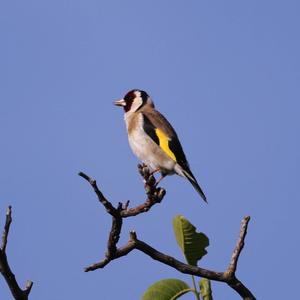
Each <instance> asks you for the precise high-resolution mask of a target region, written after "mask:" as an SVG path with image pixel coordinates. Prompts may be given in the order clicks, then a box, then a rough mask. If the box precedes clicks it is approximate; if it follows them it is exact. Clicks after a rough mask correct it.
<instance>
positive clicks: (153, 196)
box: [78, 165, 166, 218]
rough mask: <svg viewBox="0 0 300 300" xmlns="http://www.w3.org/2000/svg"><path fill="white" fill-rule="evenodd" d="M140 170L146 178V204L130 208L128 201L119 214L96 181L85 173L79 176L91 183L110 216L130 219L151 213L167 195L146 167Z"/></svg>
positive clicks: (142, 166)
mask: <svg viewBox="0 0 300 300" xmlns="http://www.w3.org/2000/svg"><path fill="white" fill-rule="evenodd" d="M138 169H139V172H140V174H141V176H142V177H143V178H144V184H145V186H144V187H145V191H146V194H147V199H146V201H145V202H144V203H142V204H140V205H138V206H136V207H133V208H128V206H129V201H126V203H125V204H124V205H123V209H122V210H120V211H119V212H118V211H117V209H116V208H115V207H114V206H113V205H112V204H111V202H109V201H108V200H107V199H106V198H105V197H104V195H103V194H102V192H101V191H100V190H99V188H98V186H97V183H96V180H95V179H92V178H91V177H90V176H88V175H86V174H85V173H83V172H80V173H79V174H78V175H79V176H81V177H82V178H84V179H85V180H87V181H88V182H89V184H90V185H91V186H92V188H93V189H94V191H95V193H96V195H97V197H98V200H99V202H100V203H102V204H103V206H104V207H105V209H106V211H107V212H108V213H109V214H110V215H112V216H117V215H120V216H121V217H122V218H128V217H133V216H136V215H139V214H141V213H144V212H147V211H149V210H150V209H151V207H152V206H153V205H155V204H158V203H160V202H161V201H162V200H163V198H164V196H165V194H166V191H165V190H164V189H163V188H160V187H156V179H155V177H154V176H153V175H152V174H151V173H150V171H149V169H148V168H147V167H146V166H145V165H138Z"/></svg>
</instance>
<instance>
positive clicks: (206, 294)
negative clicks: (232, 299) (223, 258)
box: [200, 278, 213, 300]
mask: <svg viewBox="0 0 300 300" xmlns="http://www.w3.org/2000/svg"><path fill="white" fill-rule="evenodd" d="M200 294H201V296H202V298H203V300H213V297H212V290H211V286H210V280H208V279H206V278H202V279H201V280H200Z"/></svg>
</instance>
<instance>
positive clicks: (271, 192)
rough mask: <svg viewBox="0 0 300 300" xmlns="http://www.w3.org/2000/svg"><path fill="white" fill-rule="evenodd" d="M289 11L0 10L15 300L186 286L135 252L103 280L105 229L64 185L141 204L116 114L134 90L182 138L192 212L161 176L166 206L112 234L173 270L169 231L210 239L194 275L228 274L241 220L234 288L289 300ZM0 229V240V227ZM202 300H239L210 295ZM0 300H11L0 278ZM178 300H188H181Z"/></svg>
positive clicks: (293, 223)
mask: <svg viewBox="0 0 300 300" xmlns="http://www.w3.org/2000/svg"><path fill="white" fill-rule="evenodd" d="M299 9H300V4H299V1H226V2H224V1H213V2H212V1H189V2H185V3H183V2H182V1H172V2H171V1H151V2H149V1H148V2H146V1H136V0H135V1H121V0H119V1H116V0H111V1H94V0H88V1H79V0H73V1H66V0H59V1H58V0H52V1H37V0H28V1H14V0H11V1H2V2H1V3H0V41H1V47H0V87H1V88H0V103H1V109H0V136H1V142H0V147H1V148H0V165H1V172H0V221H1V223H2V224H3V222H4V215H5V210H6V207H7V206H8V205H9V204H11V205H12V206H13V217H14V221H13V225H12V228H11V234H10V236H9V238H10V240H9V245H8V249H7V251H8V255H9V260H10V262H11V266H12V268H13V270H14V272H15V274H16V276H17V278H18V280H19V282H20V284H24V283H25V280H26V279H31V280H33V281H34V287H33V290H32V293H31V297H30V299H32V300H34V299H43V300H50V299H51V300H53V299H54V300H61V299H75V300H79V299H102V300H110V299H120V298H122V299H126V300H127V299H128V300H129V299H130V300H131V299H139V298H140V296H141V295H142V294H143V291H144V290H145V289H146V288H147V287H148V286H149V285H150V284H152V283H153V282H155V281H156V280H159V279H162V278H181V279H184V280H186V281H187V282H189V283H191V280H190V278H189V277H187V276H184V275H181V274H179V273H177V272H176V271H175V270H173V269H171V268H169V267H167V266H164V265H161V264H159V263H157V262H155V261H152V260H151V259H150V258H148V257H146V256H145V255H143V254H142V253H138V252H135V253H131V254H129V255H128V256H127V257H124V258H122V259H120V260H117V261H114V262H112V263H111V264H110V265H108V266H107V267H106V268H105V269H103V270H98V271H95V272H91V273H88V274H87V273H84V272H83V268H84V267H85V266H86V265H89V264H90V263H93V262H96V261H98V260H100V259H101V258H102V257H103V254H104V252H105V247H106V239H107V234H108V231H109V228H110V222H111V220H110V218H109V216H108V215H107V214H106V212H104V210H103V208H102V207H101V206H100V205H99V204H98V203H97V200H96V197H95V195H94V194H93V192H92V191H91V189H90V187H89V186H88V185H87V183H86V182H84V181H83V180H82V179H81V178H80V177H79V176H77V173H78V172H79V171H85V172H86V173H88V174H89V175H91V176H93V177H94V178H96V179H97V181H98V183H99V186H100V187H101V189H102V191H103V192H104V193H105V195H106V196H107V197H108V198H109V199H110V200H111V201H112V202H113V203H114V204H116V203H117V202H118V201H124V200H127V199H131V202H132V205H134V204H138V203H140V202H142V201H143V200H144V199H145V196H144V192H143V184H142V182H141V179H140V177H139V175H138V173H137V170H136V165H137V160H136V158H135V157H134V156H133V154H132V153H131V151H130V149H129V146H128V142H127V136H126V132H125V126H124V122H123V114H122V111H121V110H120V109H118V108H116V107H114V106H113V105H112V101H113V100H115V99H118V98H120V97H122V96H123V95H124V94H125V93H126V92H127V91H128V90H130V89H132V88H140V89H144V90H146V91H147V92H148V93H149V94H150V95H151V96H152V98H153V99H154V102H155V104H156V107H157V108H158V109H159V110H160V111H161V112H162V113H163V114H164V115H165V116H167V117H168V119H169V120H170V121H171V123H172V124H173V125H174V127H175V128H176V130H177V133H178V135H179V136H180V138H181V141H182V144H183V147H184V149H185V152H186V155H187V157H188V160H189V162H190V164H191V168H192V170H193V173H194V174H195V176H196V177H197V178H198V181H199V183H200V184H201V186H202V187H203V189H204V190H205V192H206V194H207V198H208V201H209V204H208V205H205V203H203V201H202V200H200V198H199V196H198V195H197V194H196V192H195V191H194V189H193V188H192V186H191V185H190V184H189V183H188V182H187V181H185V180H183V179H182V178H179V177H176V176H172V177H168V178H166V179H165V180H164V181H163V184H162V186H163V187H165V188H166V189H167V196H166V197H165V199H164V201H163V203H162V204H161V205H159V206H156V207H154V208H153V210H152V211H151V212H149V213H147V214H145V215H141V216H138V217H135V218H131V219H128V220H126V222H125V224H124V228H123V236H122V238H121V241H120V244H122V243H125V242H126V241H127V238H128V232H129V230H132V229H135V230H136V231H137V233H138V236H139V238H140V239H142V240H144V241H146V242H148V243H150V244H151V245H152V246H153V247H155V248H157V249H159V250H161V251H163V252H165V253H168V254H170V255H174V256H175V257H177V258H180V259H182V256H181V253H180V251H179V249H178V247H177V245H176V242H175V239H174V236H173V232H172V218H173V217H174V216H175V215H176V214H183V215H184V216H185V217H186V218H188V219H189V220H190V221H191V222H192V223H193V224H195V226H196V227H197V228H198V229H199V230H200V231H203V232H205V233H206V234H207V235H208V236H209V238H210V246H209V248H208V255H207V256H206V257H204V258H203V260H202V261H201V263H200V265H201V266H203V267H206V268H210V269H213V270H217V271H223V270H225V268H226V267H227V264H228V262H229V258H230V256H231V252H232V249H233V247H234V245H235V242H236V239H237V236H238V231H239V226H240V221H241V219H242V218H243V217H244V216H245V215H250V216H251V217H252V219H251V222H250V225H249V233H248V236H247V239H246V247H245V249H244V251H243V253H242V256H241V258H240V261H239V266H238V273H237V275H238V276H239V278H240V279H241V280H242V281H243V282H244V283H245V284H246V285H247V286H248V287H249V288H250V289H251V290H252V292H253V293H254V294H255V295H256V296H257V298H258V299H288V298H294V296H295V295H296V294H298V290H297V286H298V271H297V270H298V269H299V267H300V266H299V258H298V255H299V254H298V253H299V242H300V238H299V234H298V230H297V228H298V227H299V224H298V213H299V209H300V206H299V196H300V192H299V162H300V149H299V148H300V145H299V144H300V143H299V131H300V126H299V111H300V102H299V101H300V97H299V96H300V90H299V82H300V81H299V79H300V78H299V77H300V76H299V75H300V60H299V53H300V42H299V28H300V21H299ZM1 226H2V225H1ZM213 291H214V296H215V299H216V300H218V299H239V296H238V295H237V294H236V293H234V292H233V291H232V290H231V289H230V288H229V287H227V286H225V285H224V284H220V283H213ZM0 298H1V299H5V300H6V299H7V300H8V299H11V295H10V293H9V290H8V288H7V286H6V284H5V283H4V280H3V278H0ZM182 299H194V298H193V296H192V295H186V296H185V297H184V298H182Z"/></svg>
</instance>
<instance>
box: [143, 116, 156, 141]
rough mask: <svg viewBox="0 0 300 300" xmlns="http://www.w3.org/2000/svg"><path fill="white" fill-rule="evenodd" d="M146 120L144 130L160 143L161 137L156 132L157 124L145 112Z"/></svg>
mask: <svg viewBox="0 0 300 300" xmlns="http://www.w3.org/2000/svg"><path fill="white" fill-rule="evenodd" d="M143 118H144V122H143V128H144V131H145V132H146V133H147V134H148V135H149V136H150V137H151V139H152V140H153V141H154V142H155V143H156V144H157V145H159V138H158V136H157V135H156V132H155V126H154V125H153V124H152V122H151V121H150V120H149V119H148V118H147V117H146V115H144V114H143Z"/></svg>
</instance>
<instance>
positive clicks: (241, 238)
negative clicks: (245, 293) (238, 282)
mask: <svg viewBox="0 0 300 300" xmlns="http://www.w3.org/2000/svg"><path fill="white" fill-rule="evenodd" d="M249 221H250V216H247V217H245V218H244V219H243V220H242V223H241V229H240V235H239V238H238V241H237V243H236V246H235V249H234V251H233V253H232V256H231V261H230V264H229V266H228V269H227V272H228V273H230V274H234V273H235V271H236V268H237V263H238V259H239V256H240V254H241V252H242V250H243V248H244V245H245V237H246V234H247V228H248V223H249Z"/></svg>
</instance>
